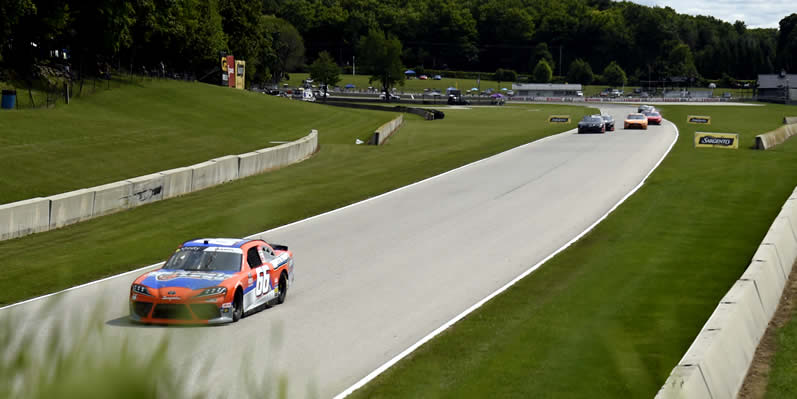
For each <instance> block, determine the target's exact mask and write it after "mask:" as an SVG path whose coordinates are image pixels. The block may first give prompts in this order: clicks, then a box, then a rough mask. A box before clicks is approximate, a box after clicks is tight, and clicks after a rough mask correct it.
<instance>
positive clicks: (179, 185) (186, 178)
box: [160, 167, 194, 199]
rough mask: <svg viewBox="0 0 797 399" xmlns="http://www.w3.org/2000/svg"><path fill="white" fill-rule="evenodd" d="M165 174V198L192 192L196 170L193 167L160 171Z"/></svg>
mask: <svg viewBox="0 0 797 399" xmlns="http://www.w3.org/2000/svg"><path fill="white" fill-rule="evenodd" d="M160 174H161V175H162V176H163V199H169V198H174V197H177V196H178V195H183V194H188V193H190V192H191V183H192V182H193V176H194V170H193V169H191V168H187V167H183V168H175V169H169V170H165V171H163V172H160Z"/></svg>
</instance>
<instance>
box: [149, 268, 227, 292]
mask: <svg viewBox="0 0 797 399" xmlns="http://www.w3.org/2000/svg"><path fill="white" fill-rule="evenodd" d="M234 275H235V273H234V272H229V273H224V272H197V271H190V270H163V269H161V270H156V271H154V272H150V273H149V274H147V277H146V278H144V280H143V281H141V284H142V285H146V286H147V287H151V288H164V287H185V288H189V289H192V290H198V289H202V288H208V287H213V286H217V285H219V283H221V282H222V281H224V280H226V279H228V278H230V277H232V276H234Z"/></svg>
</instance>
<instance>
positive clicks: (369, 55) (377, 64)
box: [360, 29, 404, 101]
mask: <svg viewBox="0 0 797 399" xmlns="http://www.w3.org/2000/svg"><path fill="white" fill-rule="evenodd" d="M360 60H362V61H361V62H362V65H363V66H364V67H365V69H366V70H367V71H368V72H369V73H370V74H371V78H370V79H369V81H370V82H380V83H381V85H382V91H383V92H388V91H389V90H390V88H391V87H394V86H395V85H396V84H400V85H403V84H404V65H403V64H402V63H401V42H400V41H399V40H398V39H397V38H396V37H394V36H392V35H387V36H386V35H385V33H384V32H382V31H381V30H376V29H375V30H371V31H370V32H369V33H368V36H364V37H362V38H361V39H360ZM385 100H386V101H389V96H385Z"/></svg>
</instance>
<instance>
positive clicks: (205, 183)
mask: <svg viewBox="0 0 797 399" xmlns="http://www.w3.org/2000/svg"><path fill="white" fill-rule="evenodd" d="M317 150H318V131H316V130H313V131H311V132H310V134H308V135H307V136H305V137H303V138H301V139H299V140H296V141H294V142H291V143H286V144H281V145H279V146H276V147H271V148H264V149H262V150H257V151H254V152H251V153H246V154H241V155H228V156H224V157H220V158H215V159H212V160H210V161H207V162H202V163H200V164H196V165H193V166H189V167H183V168H176V169H170V170H166V171H163V172H159V173H153V174H150V175H146V176H139V177H135V178H132V179H129V180H125V181H120V182H115V183H110V184H105V185H102V186H98V187H92V188H86V189H81V190H75V191H72V192H68V193H63V194H57V195H53V196H50V197H47V198H34V199H30V200H25V201H18V202H13V203H10V204H5V205H0V240H7V239H10V238H14V237H20V236H24V235H28V234H32V233H37V232H41V231H47V230H49V229H54V228H58V227H63V226H66V225H69V224H72V223H77V222H80V221H83V220H87V219H90V218H93V217H98V216H102V215H106V214H109V213H113V212H117V211H121V210H124V209H127V208H131V207H135V206H139V205H143V204H147V203H150V202H155V201H159V200H161V199H167V198H173V197H176V196H179V195H183V194H187V193H190V192H192V191H197V190H201V189H203V188H207V187H211V186H214V185H217V184H222V183H225V182H228V181H231V180H235V179H238V178H242V177H247V176H251V175H254V174H258V173H262V172H266V171H269V170H274V169H278V168H281V167H285V166H287V165H290V164H293V163H297V162H301V161H303V160H305V159H307V158H309V157H310V156H311V155H313V154H314V153H315V152H316V151H317Z"/></svg>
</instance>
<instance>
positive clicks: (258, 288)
mask: <svg viewBox="0 0 797 399" xmlns="http://www.w3.org/2000/svg"><path fill="white" fill-rule="evenodd" d="M270 289H271V279H270V278H269V276H268V274H267V273H266V272H265V271H264V270H263V268H262V267H261V268H260V270H258V271H257V284H255V296H256V297H259V296H261V295H263V294H266V293H268V291H269V290H270Z"/></svg>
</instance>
